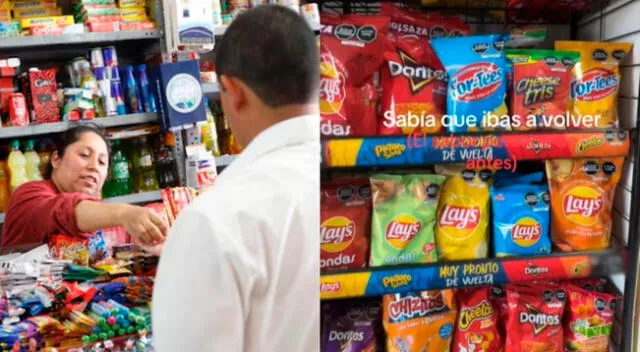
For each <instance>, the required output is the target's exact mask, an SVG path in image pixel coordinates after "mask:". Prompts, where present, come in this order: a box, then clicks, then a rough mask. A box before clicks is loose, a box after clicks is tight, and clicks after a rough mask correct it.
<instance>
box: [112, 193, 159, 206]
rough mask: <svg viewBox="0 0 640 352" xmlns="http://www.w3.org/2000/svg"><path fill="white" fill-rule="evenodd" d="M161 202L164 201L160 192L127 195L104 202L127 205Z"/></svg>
mask: <svg viewBox="0 0 640 352" xmlns="http://www.w3.org/2000/svg"><path fill="white" fill-rule="evenodd" d="M160 200H162V196H161V195H160V191H151V192H143V193H133V194H127V195H126V196H120V197H112V198H105V199H104V201H105V202H107V203H127V204H140V203H150V202H157V201H160Z"/></svg>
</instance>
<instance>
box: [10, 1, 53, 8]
mask: <svg viewBox="0 0 640 352" xmlns="http://www.w3.org/2000/svg"><path fill="white" fill-rule="evenodd" d="M57 6H58V5H57V4H56V0H36V1H29V0H26V1H16V2H14V3H13V10H24V9H37V8H41V7H48V8H55V7H57Z"/></svg>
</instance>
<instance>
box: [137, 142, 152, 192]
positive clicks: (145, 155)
mask: <svg viewBox="0 0 640 352" xmlns="http://www.w3.org/2000/svg"><path fill="white" fill-rule="evenodd" d="M134 153H135V159H134V160H133V164H134V168H135V170H136V173H137V175H136V178H137V180H136V181H137V184H136V188H137V189H138V191H140V192H149V191H155V190H157V189H158V178H157V176H156V166H155V162H154V160H153V151H152V150H151V148H150V147H149V145H148V144H147V137H146V136H143V137H141V138H140V141H139V143H138V148H136V149H135V151H134Z"/></svg>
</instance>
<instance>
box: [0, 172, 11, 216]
mask: <svg viewBox="0 0 640 352" xmlns="http://www.w3.org/2000/svg"><path fill="white" fill-rule="evenodd" d="M8 207H9V175H8V172H7V164H6V162H4V161H0V212H2V213H4V212H6V211H7V208H8Z"/></svg>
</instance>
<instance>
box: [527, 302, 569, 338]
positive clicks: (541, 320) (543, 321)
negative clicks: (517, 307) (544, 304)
mask: <svg viewBox="0 0 640 352" xmlns="http://www.w3.org/2000/svg"><path fill="white" fill-rule="evenodd" d="M524 306H525V309H526V310H527V311H526V312H520V316H519V322H520V324H523V325H524V324H531V326H532V327H533V334H534V335H535V336H537V335H540V333H542V332H543V331H544V330H545V329H546V328H548V327H550V326H558V325H560V316H559V315H549V314H544V313H542V312H540V311H539V310H537V309H536V308H535V307H534V306H532V305H530V304H528V303H525V305H524Z"/></svg>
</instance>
